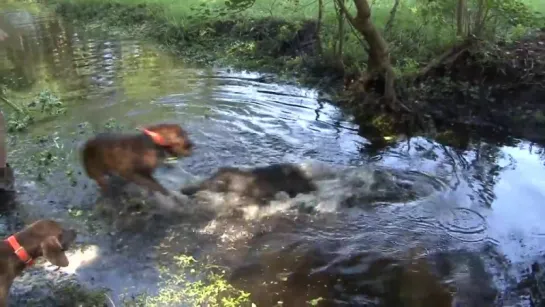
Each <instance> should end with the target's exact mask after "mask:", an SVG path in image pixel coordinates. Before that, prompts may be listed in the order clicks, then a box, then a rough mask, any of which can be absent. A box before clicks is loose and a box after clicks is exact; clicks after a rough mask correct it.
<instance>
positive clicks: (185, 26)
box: [48, 0, 545, 136]
mask: <svg viewBox="0 0 545 307" xmlns="http://www.w3.org/2000/svg"><path fill="white" fill-rule="evenodd" d="M236 1H240V0H236ZM48 2H49V3H51V4H54V5H55V6H56V11H57V12H58V13H60V14H61V15H63V16H65V17H67V18H68V19H70V20H75V21H83V22H85V24H86V25H87V26H88V27H93V26H101V27H107V28H108V29H109V30H110V31H113V30H114V29H115V30H119V29H123V31H128V32H130V33H131V35H139V36H144V37H148V38H152V39H154V40H156V41H158V42H160V43H161V44H163V45H165V46H168V47H169V48H170V49H171V50H173V51H175V52H176V53H178V54H179V55H180V56H181V58H182V59H186V60H189V61H193V62H202V63H206V64H211V63H215V64H219V65H229V66H235V67H238V68H245V69H251V70H259V71H270V72H275V73H278V74H280V75H286V76H289V77H293V76H296V77H298V78H299V79H300V80H302V81H304V82H306V83H310V84H312V85H318V86H322V87H326V88H327V89H328V91H329V92H333V93H341V92H342V87H341V85H342V84H343V81H346V79H345V77H346V76H349V75H353V74H354V73H357V72H359V71H362V70H365V67H366V64H367V51H366V48H367V46H366V44H365V43H364V41H363V39H362V37H361V35H360V34H358V33H357V32H356V31H355V30H354V29H353V28H352V27H351V26H350V23H349V22H348V21H347V20H343V21H342V24H343V28H344V30H343V33H344V35H342V37H344V39H342V40H339V37H340V35H339V33H340V32H339V31H340V30H339V19H338V14H337V11H336V8H335V6H334V2H333V1H323V5H324V6H323V12H322V19H321V20H322V22H321V23H320V27H317V22H316V21H317V19H318V15H319V12H318V8H319V7H318V2H316V1H315V0H299V1H296V0H256V1H255V3H254V4H253V5H251V6H249V7H248V8H243V9H233V8H228V7H227V6H226V5H225V2H223V1H199V0H188V1H184V2H181V1H173V0H49V1H48ZM469 2H471V1H469ZM231 3H233V1H231ZM346 3H347V5H349V4H352V1H347V2H346ZM491 3H492V5H491V7H490V10H489V11H488V12H489V18H488V19H487V22H486V24H485V26H483V29H482V31H481V32H482V36H481V37H480V43H479V44H478V45H477V46H474V47H473V49H470V48H468V49H467V52H464V53H462V52H460V53H459V54H456V55H457V57H456V58H448V60H451V59H452V60H451V61H450V62H449V63H447V64H445V65H443V64H444V63H442V62H440V63H439V65H435V66H434V67H433V68H434V69H430V70H428V73H427V74H426V76H425V78H420V79H418V78H417V79H416V80H415V78H414V76H415V75H418V74H419V73H420V72H421V71H422V69H423V68H425V67H426V66H427V65H428V64H430V62H433V60H434V59H436V58H437V57H438V56H440V55H441V54H444V53H445V51H448V50H450V49H451V48H452V46H456V45H457V44H459V43H460V42H461V41H464V39H463V38H462V37H460V36H457V33H456V32H457V31H456V26H455V24H456V20H455V17H456V16H455V14H454V13H453V12H455V11H456V1H436V2H432V3H431V4H430V2H429V1H420V0H413V1H401V3H399V6H398V7H397V10H396V12H395V18H391V16H392V3H390V2H389V1H375V3H373V5H372V21H373V22H374V24H375V25H376V26H377V27H378V28H379V29H380V31H381V33H382V35H383V36H384V38H385V40H386V41H387V42H388V45H389V49H390V54H391V61H392V64H393V67H394V70H395V72H396V74H397V76H398V81H399V82H398V88H399V93H398V94H399V95H400V96H401V99H402V100H404V103H405V105H408V106H409V109H410V112H409V113H412V115H410V116H409V117H411V119H408V120H406V117H407V116H406V115H407V114H405V113H403V112H402V113H403V114H393V115H394V116H392V114H391V112H384V110H383V109H384V108H382V106H381V105H377V104H376V103H374V104H373V105H371V106H370V105H369V104H366V102H367V101H368V99H367V97H368V96H369V95H368V89H366V88H359V87H357V86H354V87H352V88H351V89H350V91H349V92H348V95H347V96H345V97H343V98H342V99H338V100H339V101H344V102H346V103H344V105H345V106H346V107H348V108H349V109H350V111H351V112H352V113H354V114H355V115H356V117H357V118H358V121H359V123H360V124H361V123H363V124H366V125H365V126H366V129H367V130H368V131H371V130H372V131H373V134H378V135H379V136H380V135H384V134H388V135H391V134H396V131H399V129H404V128H405V127H406V125H407V122H408V121H410V122H414V117H415V116H414V114H417V116H416V118H417V119H418V120H417V121H421V120H420V119H421V118H425V117H426V118H427V117H429V116H431V117H432V118H434V119H437V120H434V122H433V123H431V125H432V126H434V127H437V126H441V125H445V126H450V124H451V123H448V122H449V121H452V120H454V122H456V123H460V124H467V123H470V124H475V125H478V126H494V125H499V126H502V129H503V130H505V131H510V127H513V126H517V125H518V124H519V123H520V121H524V122H527V121H528V120H531V121H532V120H533V122H532V123H533V126H535V125H537V124H539V123H538V121H539V120H540V118H539V117H536V118H530V119H529V118H528V116H526V115H524V114H526V113H528V110H531V109H532V108H534V107H535V103H530V104H527V105H525V106H523V107H522V108H520V106H517V108H518V109H520V112H519V111H517V110H518V109H517V108H515V109H517V110H514V111H513V112H510V111H511V110H509V111H507V112H504V113H505V114H500V113H501V112H503V111H505V107H506V106H505V99H503V100H502V99H498V98H502V97H506V96H505V93H506V92H509V91H512V90H514V91H519V88H516V87H512V86H511V85H513V82H512V81H510V80H518V81H520V83H521V84H522V83H524V84H522V85H527V84H530V83H531V81H532V80H527V79H524V80H522V79H523V78H527V76H526V77H523V76H522V73H521V72H522V71H524V69H525V66H528V67H530V66H531V67H532V69H533V72H535V71H537V74H539V69H540V67H543V66H542V65H541V63H540V62H539V63H538V65H533V64H530V62H532V63H534V62H536V61H534V60H533V59H530V60H529V61H527V59H528V58H531V57H532V56H533V55H532V54H528V53H527V54H525V55H524V56H525V59H524V60H521V59H520V58H519V55H520V54H519V53H517V52H513V51H516V50H519V49H520V48H519V47H518V46H519V45H520V44H524V42H519V40H520V39H521V38H523V37H527V36H528V35H536V32H538V30H539V28H540V27H545V22H543V20H544V19H543V15H539V13H543V12H544V11H545V4H543V3H541V2H540V1H537V0H534V1H531V0H508V1H503V2H494V1H492V2H491ZM348 9H349V10H350V11H351V12H355V9H354V8H353V7H351V6H348ZM469 14H470V16H474V15H475V14H476V13H475V11H470V13H469ZM471 14H473V15H471ZM487 14H488V13H487ZM540 25H541V26H540ZM317 30H318V31H317ZM341 42H342V48H341V47H340V46H339V45H340V44H341ZM498 42H501V44H502V45H501V46H503V47H498V45H497V43H498ZM517 44H519V45H517ZM536 46H538V47H539V45H536ZM341 49H342V52H340V51H339V50H341ZM341 54H342V57H341ZM534 54H535V53H534ZM538 54H539V52H538ZM514 55H516V57H515V56H514ZM458 56H459V57H458ZM341 58H342V61H339V59H341ZM444 62H448V61H444ZM514 62H516V63H517V65H511V64H509V65H504V64H505V63H514ZM520 62H523V63H522V64H521V65H519V64H520ZM460 67H466V68H467V69H459V68H460ZM485 68H486V69H485ZM479 71H485V72H484V73H483V72H480V73H477V72H479ZM505 71H507V73H505V74H504V75H505V76H503V78H497V76H501V75H502V74H503V72H505ZM533 75H535V74H532V76H533ZM491 77H492V78H491ZM483 80H486V82H488V83H486V84H485V82H484V81H483ZM518 81H517V82H518ZM502 82H503V83H507V86H500V87H495V85H494V83H502ZM483 86H484V87H486V88H491V89H486V90H485V93H484V94H482V93H481V92H482V91H483V90H482V87H483ZM379 87H380V85H379ZM457 92H460V93H462V94H461V95H453V93H457ZM475 92H477V93H478V94H475ZM455 96H456V97H455ZM453 97H454V98H455V100H453ZM509 99H519V98H517V97H509ZM521 99H522V98H521ZM415 101H418V103H414V102H415ZM461 102H462V104H463V105H464V108H462V109H460V108H458V107H457V106H456V105H458V104H460V103H461ZM491 102H494V104H493V105H492V107H491V108H490V109H492V110H499V113H498V112H495V113H494V112H488V113H486V112H484V111H483V110H485V109H487V108H489V107H490V106H489V105H488V104H490V103H491ZM485 105H486V107H484V108H483V106H485ZM475 110H478V112H475ZM370 111H371V112H370ZM485 111H486V110H485ZM483 112H484V113H483ZM517 112H519V113H520V114H519V113H517ZM477 113H478V114H479V115H478V116H475V114H477ZM481 113H482V114H481ZM485 113H486V114H485ZM399 123H401V125H399ZM429 124H430V123H429V122H427V123H425V124H424V125H420V128H418V129H420V130H421V128H422V127H423V126H424V127H426V126H428V125H429ZM524 129H525V130H530V131H533V128H528V129H527V128H524ZM520 132H521V133H522V134H524V132H523V131H520Z"/></svg>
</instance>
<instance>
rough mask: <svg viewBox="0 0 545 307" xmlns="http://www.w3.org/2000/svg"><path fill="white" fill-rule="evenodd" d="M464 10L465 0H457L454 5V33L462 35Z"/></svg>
mask: <svg viewBox="0 0 545 307" xmlns="http://www.w3.org/2000/svg"><path fill="white" fill-rule="evenodd" d="M465 12H466V0H458V4H457V5H456V35H458V36H463V35H464V20H465V15H466V14H465Z"/></svg>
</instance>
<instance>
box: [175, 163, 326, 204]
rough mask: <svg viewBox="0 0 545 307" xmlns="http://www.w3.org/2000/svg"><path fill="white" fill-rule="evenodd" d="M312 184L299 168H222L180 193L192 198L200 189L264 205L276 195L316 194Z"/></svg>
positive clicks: (281, 164) (282, 166)
mask: <svg viewBox="0 0 545 307" xmlns="http://www.w3.org/2000/svg"><path fill="white" fill-rule="evenodd" d="M316 189H317V188H316V185H315V184H314V183H313V182H312V180H311V179H310V178H308V177H307V176H306V175H305V174H304V173H303V172H302V171H301V169H300V168H299V167H297V166H296V165H293V164H288V163H280V164H273V165H268V166H264V167H256V168H252V169H241V168H235V167H222V168H220V169H219V170H218V171H217V172H216V173H215V174H214V175H212V176H211V177H210V178H208V179H206V180H204V181H203V182H201V183H199V184H197V185H193V186H188V187H184V188H182V189H181V192H182V193H183V194H185V195H193V194H195V193H197V192H199V191H202V190H208V191H211V192H222V193H236V194H239V195H240V196H242V197H245V198H247V199H249V200H251V201H255V202H258V203H260V204H264V203H266V202H268V201H270V200H272V199H274V197H275V195H276V194H277V193H279V192H285V193H287V194H288V195H289V196H290V197H295V196H297V194H299V193H309V192H312V191H316Z"/></svg>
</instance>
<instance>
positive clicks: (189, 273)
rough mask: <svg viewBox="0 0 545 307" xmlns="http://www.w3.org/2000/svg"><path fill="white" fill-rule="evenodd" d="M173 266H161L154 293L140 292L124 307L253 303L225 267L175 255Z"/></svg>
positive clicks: (226, 306)
mask: <svg viewBox="0 0 545 307" xmlns="http://www.w3.org/2000/svg"><path fill="white" fill-rule="evenodd" d="M175 265H176V268H175V269H171V268H168V269H167V268H161V270H160V271H161V274H162V276H163V284H162V287H161V289H160V291H159V294H158V295H157V296H149V295H145V294H143V295H140V296H138V297H136V298H133V299H128V300H125V302H124V303H125V306H146V307H147V306H181V305H188V306H195V307H200V306H210V307H212V306H224V307H238V306H252V305H253V304H252V303H251V302H250V294H249V293H247V292H244V291H241V290H238V289H236V288H235V287H233V286H232V285H231V284H229V283H228V282H227V281H226V279H225V270H224V269H223V268H221V267H219V266H217V265H214V264H211V263H209V262H199V261H197V260H196V259H195V258H193V257H192V256H187V255H181V256H177V257H175Z"/></svg>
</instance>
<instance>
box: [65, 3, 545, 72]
mask: <svg viewBox="0 0 545 307" xmlns="http://www.w3.org/2000/svg"><path fill="white" fill-rule="evenodd" d="M58 1H60V2H71V3H75V4H81V3H110V4H111V3H118V4H122V5H124V6H135V5H138V4H145V5H146V7H148V8H152V7H153V8H154V9H153V10H150V14H152V15H153V16H154V19H155V20H157V21H159V22H161V23H163V24H164V25H165V26H167V27H168V26H174V27H178V28H182V29H190V28H191V29H199V28H201V30H202V31H201V32H203V33H206V32H207V31H208V30H207V28H206V26H204V24H205V22H209V21H211V20H214V21H217V20H220V21H221V20H223V21H225V20H229V19H234V18H236V19H238V20H239V21H240V20H242V21H244V20H259V19H264V18H271V17H272V18H275V19H281V20H285V21H287V22H293V23H296V22H299V21H302V20H310V19H316V17H317V16H318V5H317V0H298V1H297V0H256V2H255V4H254V5H253V6H251V7H250V8H249V9H247V10H244V11H242V12H237V13H234V14H228V15H225V16H217V15H215V16H212V15H210V16H209V17H208V18H203V17H202V16H200V15H198V12H203V10H210V11H211V12H214V11H215V10H217V9H222V8H225V5H224V0H184V1H179V0H58ZM521 1H522V2H523V3H525V4H526V5H527V6H528V7H530V8H531V9H532V10H534V11H536V12H541V13H545V1H539V0H521ZM392 2H393V1H385V0H382V1H380V0H378V1H375V3H374V4H373V6H372V19H373V22H374V23H375V25H376V26H377V27H378V28H379V29H383V28H384V26H385V24H386V22H387V21H388V19H389V15H390V10H391V9H392ZM427 3H428V2H427V1H422V0H407V1H401V4H400V6H399V8H398V12H397V15H396V18H395V22H394V24H393V27H392V29H391V31H390V32H389V33H387V34H386V35H385V36H386V39H387V41H388V43H389V45H390V49H391V54H392V57H393V60H394V64H395V65H396V67H397V68H398V69H399V70H402V71H408V72H410V71H411V70H414V69H415V68H416V67H417V66H418V65H419V64H422V63H426V62H428V61H429V60H430V59H431V58H433V57H434V56H435V55H437V54H438V53H440V52H442V51H443V50H445V49H446V48H448V47H449V46H451V45H452V44H454V43H455V42H456V40H457V37H456V34H455V28H454V20H453V17H452V16H450V17H449V16H448V14H449V12H452V11H453V8H454V7H453V6H452V8H450V7H446V8H436V10H435V11H432V9H433V7H430V6H429V5H427ZM452 3H455V1H452ZM347 4H348V5H349V6H350V9H351V10H352V11H354V8H353V7H352V1H347ZM445 12H446V13H445ZM511 28H512V26H511V27H510V26H505V27H501V28H498V27H496V30H497V31H496V32H497V33H495V34H494V35H496V36H498V37H500V38H501V37H507V36H509V35H511V36H513V35H517V36H520V35H523V34H525V33H526V32H527V31H525V28H524V27H523V28H522V30H521V27H519V28H518V29H517V30H515V31H513V30H512V29H511ZM321 35H322V43H323V44H324V45H325V46H324V47H325V48H324V50H325V51H326V52H328V50H332V47H333V44H334V40H335V39H336V38H337V37H338V34H337V19H336V12H335V8H334V5H333V0H324V16H323V26H322V33H321ZM203 36H205V35H204V34H203ZM242 45H243V44H242ZM242 45H240V46H242ZM240 46H239V47H240ZM344 46H345V47H344V54H345V55H346V56H347V57H348V58H351V59H357V64H358V65H360V64H362V63H363V62H364V61H365V58H366V53H365V51H364V49H363V47H362V44H361V38H360V37H359V35H356V34H355V32H354V31H353V30H352V29H351V28H350V27H349V26H347V27H346V41H345V45H344ZM244 47H245V48H246V49H252V48H253V46H248V45H244ZM240 48H242V47H240Z"/></svg>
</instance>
